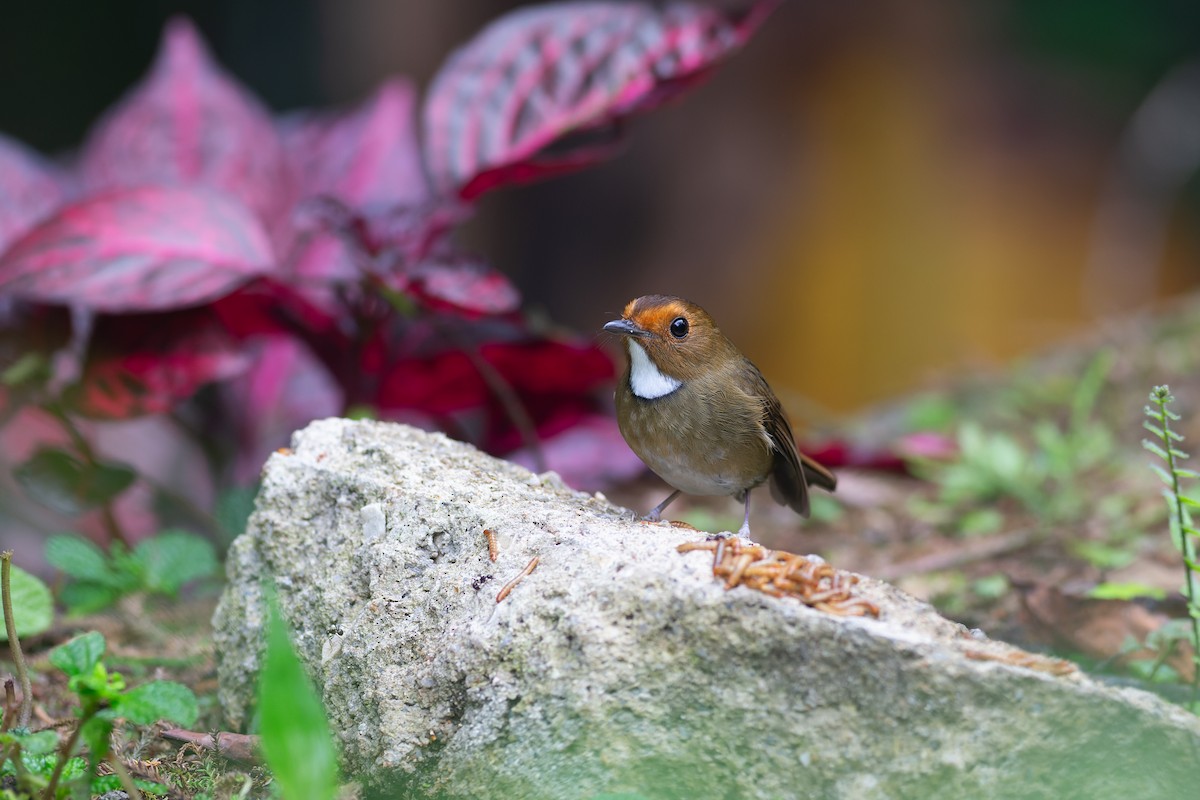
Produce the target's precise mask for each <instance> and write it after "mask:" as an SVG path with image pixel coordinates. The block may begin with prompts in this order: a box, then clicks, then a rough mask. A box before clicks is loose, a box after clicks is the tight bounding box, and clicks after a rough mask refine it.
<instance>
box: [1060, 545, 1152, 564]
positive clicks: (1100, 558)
mask: <svg viewBox="0 0 1200 800" xmlns="http://www.w3.org/2000/svg"><path fill="white" fill-rule="evenodd" d="M1068 549H1069V550H1070V552H1071V555H1073V556H1076V557H1077V558H1082V559H1085V560H1086V561H1087V562H1088V563H1089V564H1091V565H1093V566H1095V567H1097V568H1098V569H1120V568H1121V567H1127V566H1129V565H1130V564H1132V563H1133V562H1134V560H1136V559H1137V553H1136V552H1135V551H1134V549H1133V548H1132V547H1130V546H1126V547H1113V546H1112V545H1109V544H1105V543H1104V542H1094V541H1091V540H1089V539H1079V540H1076V541H1073V542H1071V543H1070V544H1069V545H1068Z"/></svg>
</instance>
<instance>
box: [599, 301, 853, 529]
mask: <svg viewBox="0 0 1200 800" xmlns="http://www.w3.org/2000/svg"><path fill="white" fill-rule="evenodd" d="M604 330H605V331H607V332H609V333H614V334H618V335H620V336H622V337H624V340H625V344H626V347H627V348H628V353H627V355H628V359H627V361H626V364H625V371H624V373H623V374H622V375H621V378H620V380H619V381H618V383H617V387H616V391H615V394H614V399H615V401H616V410H617V425H618V427H619V428H620V430H621V435H622V436H623V437H624V438H625V441H626V442H627V443H628V444H629V447H630V448H631V449H632V450H633V452H634V453H636V454H637V456H638V457H639V458H640V459H641V460H642V461H643V462H645V464H646V466H648V467H649V468H650V469H651V470H652V471H653V472H654V473H655V474H657V475H658V476H659V477H660V478H662V479H663V480H664V481H666V482H667V483H668V484H669V485H670V486H671V487H672V488H673V489H674V490H675V491H673V492H672V493H671V494H670V495H669V496H668V497H667V498H666V499H665V500H663V501H662V502H661V503H659V504H658V505H657V506H655V507H654V508H653V509H651V511H650V512H649V513H648V514H646V515H645V516H643V517H642V519H643V520H645V521H647V522H658V521H659V520H661V519H662V512H663V511H664V510H665V509H666V507H667V506H668V505H670V503H671V502H672V501H673V500H675V498H677V497H678V496H679V495H680V494H681V493H687V494H695V495H724V496H733V497H735V498H737V499H738V500H740V501H742V502H743V503H744V504H745V514H744V516H743V519H742V526H741V528H740V529H739V530H738V535H739V536H740V537H742V538H749V535H750V492H751V490H752V489H754V488H756V487H758V486H761V485H762V484H764V483H767V482H768V481H769V482H770V490H771V495H772V497H774V498H775V500H776V502H778V503H779V504H780V505H784V506H788V507H789V508H791V509H792V510H793V511H795V512H796V513H798V514H799V515H800V516H801V517H808V516H809V511H810V505H809V486H810V485H814V486H819V487H821V488H822V489H826V490H828V491H830V492H832V491H834V489H836V488H837V477H836V476H835V475H834V474H833V473H832V472H830V471H829V470H828V469H827V468H825V467H824V466H822V465H821V464H819V463H818V462H817V461H816V460H814V459H812V458H811V457H809V456H806V455H804V454H803V453H801V452H799V451H798V450H797V449H796V442H795V439H794V438H793V437H792V427H791V424H790V423H789V422H788V418H787V415H786V414H785V413H784V411H783V406H782V405H781V404H780V402H779V398H777V397H776V396H775V393H774V392H773V391H771V387H770V385H769V384H768V383H767V381H766V379H765V378H764V377H763V375H762V373H761V372H759V370H758V368H757V367H756V366H754V364H753V363H751V362H750V360H749V359H748V358H746V357H745V356H744V355H742V353H741V351H740V350H738V349H737V347H736V346H735V345H734V344H733V342H731V341H729V339H728V338H726V336H725V335H724V334H723V333H721V329H720V328H718V327H717V324H716V323H715V322H714V321H713V318H712V317H711V316H709V314H708V312H706V311H705V310H704V309H703V308H701V307H700V306H698V305H696V304H695V303H693V302H690V301H688V300H685V299H683V298H681V297H674V296H671V295H660V294H652V295H646V296H644V297H638V298H636V299H634V300H631V301H630V302H629V304H628V305H626V306H625V310H624V312H622V314H621V318H620V319H617V320H613V321H612V322H609V323H606V324H605V325H604Z"/></svg>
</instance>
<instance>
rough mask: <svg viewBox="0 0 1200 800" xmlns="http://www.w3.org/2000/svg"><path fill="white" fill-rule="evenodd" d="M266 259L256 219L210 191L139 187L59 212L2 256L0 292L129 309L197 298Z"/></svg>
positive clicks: (266, 245)
mask: <svg viewBox="0 0 1200 800" xmlns="http://www.w3.org/2000/svg"><path fill="white" fill-rule="evenodd" d="M270 264H271V245H270V242H269V241H268V240H267V236H266V233H265V232H264V231H263V229H262V226H261V225H260V224H259V223H258V221H257V220H256V219H255V218H254V217H253V216H252V215H251V214H250V212H249V211H248V210H246V208H245V207H244V206H242V205H241V204H240V203H238V202H237V201H235V200H232V199H230V198H227V197H225V196H223V195H220V194H217V193H216V192H212V191H209V190H206V189H199V188H194V189H176V188H167V187H150V186H147V187H141V188H135V189H121V190H117V191H114V192H110V193H107V194H102V195H99V196H96V197H90V198H88V199H86V200H83V201H80V202H78V203H75V204H73V205H69V206H67V207H65V208H63V209H61V210H60V211H59V212H58V214H56V215H55V216H53V217H51V218H50V219H48V220H46V221H45V222H43V223H42V224H41V225H39V226H37V227H36V228H34V229H33V230H31V231H29V232H28V233H27V234H26V235H25V236H24V237H23V238H21V239H20V240H19V241H17V242H16V243H14V244H13V246H12V247H11V248H10V249H9V250H8V252H7V253H5V254H4V257H3V258H0V293H3V294H8V295H11V296H13V297H16V298H19V299H23V300H29V301H33V302H39V303H46V304H54V305H59V304H61V305H72V306H81V307H85V308H89V309H91V310H93V311H100V312H110V313H128V312H133V311H161V310H167V309H173V308H181V307H185V306H193V305H199V304H201V303H205V302H207V301H209V300H212V299H213V298H216V297H220V296H222V295H225V294H227V293H229V292H230V291H232V290H233V289H234V288H236V287H237V286H238V285H240V284H242V283H244V282H245V281H247V280H248V279H250V278H251V277H254V276H255V275H258V274H261V273H263V272H265V271H266V270H267V269H268V267H269V265H270Z"/></svg>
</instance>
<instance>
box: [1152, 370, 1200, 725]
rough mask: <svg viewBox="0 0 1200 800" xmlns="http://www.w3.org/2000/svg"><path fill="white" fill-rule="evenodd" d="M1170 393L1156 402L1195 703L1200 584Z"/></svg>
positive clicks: (1199, 681) (1199, 673)
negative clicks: (1169, 406)
mask: <svg viewBox="0 0 1200 800" xmlns="http://www.w3.org/2000/svg"><path fill="white" fill-rule="evenodd" d="M1169 397H1170V395H1169V394H1167V393H1166V392H1163V393H1162V395H1156V397H1155V402H1157V403H1158V407H1159V411H1160V412H1162V430H1163V444H1164V445H1165V447H1164V449H1165V450H1166V451H1167V471H1168V472H1169V473H1170V474H1171V495H1172V498H1173V499H1172V506H1173V508H1172V509H1171V510H1172V511H1174V512H1175V525H1176V530H1178V531H1179V551H1180V552H1181V553H1182V554H1183V588H1184V592H1185V593H1186V594H1187V600H1188V616H1189V617H1190V618H1191V620H1192V706H1193V707H1195V705H1196V698H1197V697H1198V696H1200V619H1197V618H1196V612H1197V611H1200V605H1197V603H1196V586H1195V581H1194V580H1193V578H1194V576H1193V574H1192V566H1191V565H1192V564H1195V563H1196V555H1195V547H1193V546H1192V540H1191V537H1189V536H1188V534H1187V529H1188V527H1190V526H1189V525H1188V524H1187V512H1186V511H1184V508H1183V501H1182V500H1180V499H1179V497H1180V490H1179V473H1178V472H1177V471H1176V465H1175V446H1174V444H1173V437H1172V436H1171V422H1170V418H1169V417H1168V415H1167V402H1168V398H1169Z"/></svg>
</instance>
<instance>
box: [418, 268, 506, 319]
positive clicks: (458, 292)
mask: <svg viewBox="0 0 1200 800" xmlns="http://www.w3.org/2000/svg"><path fill="white" fill-rule="evenodd" d="M403 277H404V278H405V279H406V284H407V285H406V287H405V288H406V289H407V290H408V291H409V292H411V293H413V294H415V295H416V296H417V298H418V299H420V300H421V301H422V302H424V303H425V305H427V306H430V307H432V308H449V309H453V310H455V311H465V312H467V313H469V314H508V313H511V312H513V311H516V310H517V309H518V308H519V307H520V305H521V295H520V293H519V292H518V291H517V288H516V287H515V286H513V285H512V283H511V282H510V281H509V280H508V278H506V277H505V276H504V275H503V274H502V273H500V272H498V271H496V270H494V269H492V268H491V267H489V266H487V265H486V264H483V263H480V262H477V261H473V260H468V259H457V260H454V261H444V262H426V263H424V264H421V265H419V266H417V267H415V268H413V269H411V270H409V271H407V272H405V273H404V274H403Z"/></svg>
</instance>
